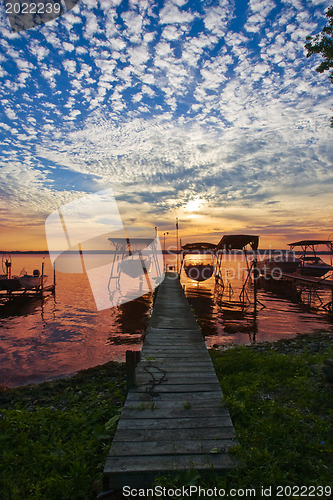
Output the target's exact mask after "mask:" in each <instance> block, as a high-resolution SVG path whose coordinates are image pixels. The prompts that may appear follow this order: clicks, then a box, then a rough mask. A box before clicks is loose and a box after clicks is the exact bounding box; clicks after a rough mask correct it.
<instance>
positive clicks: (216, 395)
mask: <svg viewBox="0 0 333 500" xmlns="http://www.w3.org/2000/svg"><path fill="white" fill-rule="evenodd" d="M221 394H222V393H221V391H207V392H203V391H201V392H198V393H189V394H187V396H186V398H185V397H184V395H183V394H182V393H178V394H177V393H174V392H173V393H171V394H170V393H167V392H166V393H163V398H162V397H161V396H152V395H150V394H148V393H145V392H134V391H131V392H129V393H128V395H127V400H128V401H129V402H131V401H154V402H155V403H157V402H159V401H161V399H163V400H164V401H185V400H186V401H190V402H193V403H196V402H197V403H198V405H199V404H203V403H204V402H205V401H208V400H210V399H212V400H214V401H215V402H216V405H217V406H219V404H222V396H221Z"/></svg>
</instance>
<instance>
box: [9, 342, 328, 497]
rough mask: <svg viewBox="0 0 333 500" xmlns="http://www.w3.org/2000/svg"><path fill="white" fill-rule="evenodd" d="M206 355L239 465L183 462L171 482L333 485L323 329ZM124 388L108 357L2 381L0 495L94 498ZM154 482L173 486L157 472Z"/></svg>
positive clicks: (122, 368) (248, 485)
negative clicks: (88, 365)
mask: <svg viewBox="0 0 333 500" xmlns="http://www.w3.org/2000/svg"><path fill="white" fill-rule="evenodd" d="M211 356H212V359H213V362H214V365H215V369H216V372H217V376H218V378H219V380H220V383H221V386H222V390H223V393H224V396H225V400H226V404H227V406H228V408H229V410H230V413H231V416H232V419H233V423H234V426H235V429H236V432H237V436H238V440H239V444H238V445H237V446H236V447H235V449H234V454H235V456H236V457H237V460H238V464H239V465H238V468H237V469H235V470H233V471H231V472H230V473H228V475H226V476H225V477H219V476H218V475H216V474H214V473H213V472H212V474H211V477H210V478H208V479H207V478H200V476H199V475H198V474H197V473H196V472H195V471H189V472H188V473H185V474H181V475H179V477H178V484H179V485H180V484H197V485H200V486H202V487H204V486H206V487H219V488H224V489H226V490H228V489H229V490H230V489H231V488H255V489H256V491H258V492H259V491H260V489H261V487H262V486H264V487H269V486H272V487H273V491H274V487H276V486H277V485H282V486H293V485H298V486H303V485H304V486H306V485H307V486H310V485H315V486H316V485H322V486H331V487H332V495H333V484H332V470H333V441H332V437H333V432H332V430H333V425H332V424H333V389H332V387H333V386H332V384H331V383H329V382H328V380H329V376H330V369H331V368H330V364H329V363H330V361H327V360H332V359H333V336H332V335H331V334H329V333H327V332H325V333H324V332H315V333H313V334H311V335H298V336H297V337H294V338H292V339H288V340H280V341H278V342H274V343H260V344H256V345H253V346H231V347H228V348H227V349H225V350H223V351H218V350H212V351H211ZM326 363H328V364H326ZM125 397H126V387H125V366H124V365H123V364H118V363H112V362H110V363H107V364H105V365H102V366H98V367H96V368H92V369H89V370H85V371H82V372H79V373H78V374H77V375H75V376H74V377H71V378H69V379H61V380H57V381H52V382H44V383H42V384H39V385H29V386H23V387H19V388H16V389H2V390H1V391H0V498H1V500H16V499H17V500H18V499H20V500H21V499H29V498H32V499H36V500H37V499H43V500H44V499H45V500H53V499H54V500H67V499H68V500H81V499H82V500H84V499H87V500H89V499H93V498H95V497H96V494H97V493H98V492H100V491H101V489H102V486H101V485H102V471H103V467H104V463H105V460H106V456H107V453H108V449H109V447H110V445H111V441H112V437H113V434H114V432H115V429H116V426H117V421H118V418H119V415H120V412H121V408H122V405H123V403H124V400H125ZM157 483H158V484H162V485H163V484H164V485H172V486H173V487H174V486H175V480H169V479H168V478H166V477H163V478H159V479H158V481H157ZM178 498H179V497H178ZM192 498H193V497H192ZM252 498H253V497H252ZM258 498H261V497H259V496H258ZM271 498H275V497H274V495H273V494H272V496H271ZM312 498H313V497H312ZM316 498H327V497H325V496H321V497H320V496H318V497H316Z"/></svg>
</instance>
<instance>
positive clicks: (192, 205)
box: [184, 198, 204, 212]
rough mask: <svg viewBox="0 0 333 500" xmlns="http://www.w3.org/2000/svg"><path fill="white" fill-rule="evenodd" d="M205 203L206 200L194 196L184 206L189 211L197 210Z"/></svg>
mask: <svg viewBox="0 0 333 500" xmlns="http://www.w3.org/2000/svg"><path fill="white" fill-rule="evenodd" d="M203 203H204V201H203V200H202V199H201V198H194V199H193V200H190V201H188V202H187V204H186V205H185V207H184V208H185V210H186V211H187V212H196V211H197V210H199V209H200V208H201V207H202V205H203Z"/></svg>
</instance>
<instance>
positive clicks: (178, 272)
mask: <svg viewBox="0 0 333 500" xmlns="http://www.w3.org/2000/svg"><path fill="white" fill-rule="evenodd" d="M176 230H177V236H176V238H177V273H178V274H179V263H178V217H176Z"/></svg>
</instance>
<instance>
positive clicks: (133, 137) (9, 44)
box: [0, 0, 333, 248]
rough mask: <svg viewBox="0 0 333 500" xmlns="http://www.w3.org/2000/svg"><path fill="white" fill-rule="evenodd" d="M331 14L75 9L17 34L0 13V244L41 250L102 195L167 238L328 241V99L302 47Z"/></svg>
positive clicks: (129, 218) (254, 1)
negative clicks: (48, 224) (52, 229)
mask: <svg viewBox="0 0 333 500" xmlns="http://www.w3.org/2000/svg"><path fill="white" fill-rule="evenodd" d="M330 3H331V1H325V0H324V1H322V0H312V1H310V0H249V1H243V0H201V1H199V0H189V1H186V0H165V1H151V0H99V1H98V0H81V1H80V2H79V4H78V5H77V6H76V7H75V8H74V9H72V10H71V11H70V12H67V13H66V14H65V15H63V16H61V17H60V18H58V19H57V20H54V21H52V22H49V23H47V24H45V25H43V26H39V27H36V28H32V29H29V30H27V31H23V32H20V33H17V34H15V33H12V32H11V28H10V25H9V21H8V18H7V16H6V13H5V8H4V5H3V4H2V3H0V25H1V27H0V32H1V33H0V63H1V67H0V79H1V85H0V104H1V111H0V141H1V153H0V168H1V170H0V213H1V220H2V222H1V225H2V231H3V234H4V235H6V238H7V241H6V243H7V246H8V245H9V247H10V246H12V247H15V246H16V247H17V248H19V247H20V248H23V247H25V248H26V247H27V246H30V247H31V248H35V247H36V246H38V245H39V246H40V245H42V246H43V247H45V244H42V243H41V241H42V240H43V237H44V236H43V235H44V221H45V218H46V217H47V216H48V215H49V214H50V213H51V212H53V211H54V210H56V209H57V208H58V207H60V206H61V205H62V204H64V203H66V202H70V201H73V200H74V199H76V198H77V197H79V196H82V195H83V194H84V193H87V192H92V191H97V190H99V189H105V188H108V187H112V188H113V189H114V192H115V194H116V197H117V199H118V202H119V208H120V211H121V213H122V216H123V218H124V220H125V222H129V223H138V224H141V223H143V222H145V223H148V222H149V223H150V224H151V225H153V226H154V225H158V227H159V229H160V231H162V232H163V231H166V230H170V229H172V228H174V219H175V217H177V216H178V217H179V219H180V222H181V224H180V226H181V227H182V229H183V233H184V234H185V235H188V236H189V235H198V237H199V236H200V238H201V239H208V240H209V241H215V240H218V239H219V237H220V235H221V233H227V232H233V233H237V232H250V233H252V234H259V235H263V238H264V239H263V242H264V246H266V247H267V246H268V244H269V243H272V244H273V246H274V243H275V242H276V243H277V244H278V243H281V245H284V244H285V243H286V242H289V241H292V240H293V239H295V238H296V239H297V238H298V236H302V237H303V236H305V235H309V236H311V237H314V236H316V237H318V236H320V237H321V236H323V237H328V234H329V233H330V232H333V223H332V213H333V212H332V178H333V174H332V172H333V169H332V158H333V141H332V134H333V131H332V129H330V127H329V120H330V116H331V114H332V89H331V85H330V82H329V79H328V75H326V74H322V75H319V74H318V73H316V71H315V67H316V66H317V65H318V63H319V60H320V57H319V56H318V58H317V56H316V57H313V58H310V59H307V58H306V50H305V49H304V44H305V41H306V36H307V35H311V34H314V33H317V32H318V31H320V30H321V29H322V27H323V26H324V25H325V24H326V19H325V10H326V9H327V8H328V7H329V6H330ZM192 239H193V238H192ZM194 239H196V238H194ZM281 245H280V246H281ZM0 246H1V247H3V246H5V245H4V244H2V245H0Z"/></svg>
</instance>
